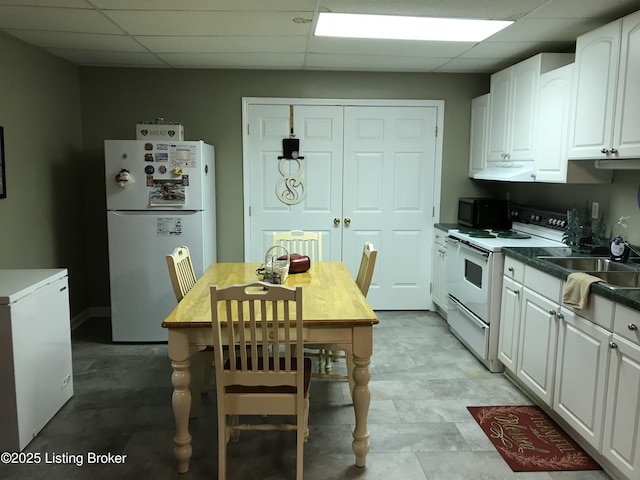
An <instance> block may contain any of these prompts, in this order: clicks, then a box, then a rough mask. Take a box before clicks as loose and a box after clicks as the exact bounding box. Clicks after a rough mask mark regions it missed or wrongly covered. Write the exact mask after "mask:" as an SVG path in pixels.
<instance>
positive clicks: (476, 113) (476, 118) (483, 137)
mask: <svg viewBox="0 0 640 480" xmlns="http://www.w3.org/2000/svg"><path fill="white" fill-rule="evenodd" d="M489 95H490V94H489V93H485V94H484V95H480V96H479V97H476V98H474V99H473V100H471V131H470V134H469V137H470V142H469V178H473V176H474V175H475V174H476V173H478V172H481V171H482V170H484V169H485V167H486V166H487V137H488V135H487V133H488V128H489Z"/></svg>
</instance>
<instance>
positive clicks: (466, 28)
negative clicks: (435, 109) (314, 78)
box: [315, 12, 513, 42]
mask: <svg viewBox="0 0 640 480" xmlns="http://www.w3.org/2000/svg"><path fill="white" fill-rule="evenodd" d="M512 23H513V22H510V21H501V20H475V19H458V18H428V17H402V16H397V15H360V14H355V13H327V12H321V13H320V14H319V16H318V23H317V24H316V31H315V35H317V36H320V37H351V38H384V39H395V40H434V41H445V42H479V41H481V40H484V39H485V38H487V37H490V36H491V35H493V34H494V33H496V32H498V31H500V30H502V29H503V28H506V27H508V26H509V25H511V24H512Z"/></svg>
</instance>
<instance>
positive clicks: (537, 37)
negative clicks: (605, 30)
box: [488, 18, 602, 42]
mask: <svg viewBox="0 0 640 480" xmlns="http://www.w3.org/2000/svg"><path fill="white" fill-rule="evenodd" d="M600 25H602V22H600V21H597V20H592V19H583V18H581V19H568V18H547V19H544V20H527V19H523V20H519V21H518V22H516V23H514V24H513V25H512V26H510V27H507V28H505V29H504V30H502V31H500V32H498V33H496V34H495V35H493V36H491V37H489V39H488V40H490V41H500V42H513V41H517V42H545V41H547V42H549V41H562V40H564V41H567V42H575V40H576V38H577V37H578V36H580V35H581V34H582V33H584V32H588V31H589V30H593V29H595V28H597V27H598V26H600Z"/></svg>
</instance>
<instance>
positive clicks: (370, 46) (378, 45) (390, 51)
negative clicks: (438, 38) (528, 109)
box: [309, 37, 475, 57]
mask: <svg viewBox="0 0 640 480" xmlns="http://www.w3.org/2000/svg"><path fill="white" fill-rule="evenodd" d="M474 45H475V43H472V42H421V41H409V40H393V41H388V40H377V39H375V40H367V39H362V38H334V37H311V38H310V39H309V52H311V53H348V54H362V55H394V56H395V55H402V56H406V57H409V56H425V57H429V56H434V57H449V56H451V57H456V56H458V55H460V54H462V53H464V52H466V51H467V50H469V49H470V48H471V47H473V46H474Z"/></svg>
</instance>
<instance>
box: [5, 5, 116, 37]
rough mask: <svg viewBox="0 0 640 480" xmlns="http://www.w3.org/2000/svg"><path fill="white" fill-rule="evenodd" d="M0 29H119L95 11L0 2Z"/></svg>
mask: <svg viewBox="0 0 640 480" xmlns="http://www.w3.org/2000/svg"><path fill="white" fill-rule="evenodd" d="M0 29H24V30H26V29H29V30H49V31H56V30H57V31H63V32H86V33H111V34H121V33H122V30H120V29H119V28H118V27H117V26H116V25H114V24H113V23H112V22H110V21H109V20H108V19H107V18H105V17H104V16H103V15H102V14H101V13H100V12H98V11H95V10H85V9H79V8H47V7H16V6H12V5H0Z"/></svg>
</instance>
